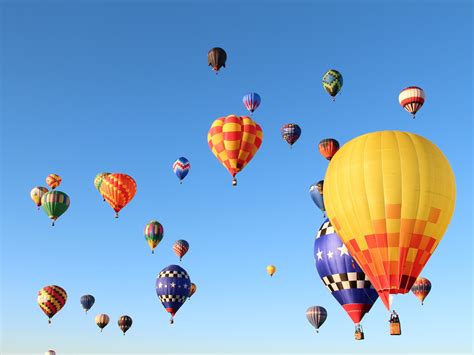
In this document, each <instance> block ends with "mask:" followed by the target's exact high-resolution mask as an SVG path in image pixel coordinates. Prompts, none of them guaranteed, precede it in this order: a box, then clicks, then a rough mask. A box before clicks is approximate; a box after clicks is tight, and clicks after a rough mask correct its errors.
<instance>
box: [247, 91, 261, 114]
mask: <svg viewBox="0 0 474 355" xmlns="http://www.w3.org/2000/svg"><path fill="white" fill-rule="evenodd" d="M242 101H243V103H244V106H245V108H246V109H247V110H249V111H250V112H253V111H255V110H256V109H257V107H258V106H260V102H261V101H262V100H261V98H260V95H259V94H257V93H256V92H251V93H248V94H247V95H245V96H244V98H243V99H242Z"/></svg>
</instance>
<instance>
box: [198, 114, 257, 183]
mask: <svg viewBox="0 0 474 355" xmlns="http://www.w3.org/2000/svg"><path fill="white" fill-rule="evenodd" d="M262 140H263V132H262V128H261V127H260V126H259V125H258V124H257V123H256V122H255V121H253V120H252V119H251V118H250V117H247V116H242V117H239V116H236V115H229V116H227V117H220V118H218V119H217V120H215V121H214V122H213V124H212V126H211V129H210V130H209V133H208V135H207V141H208V143H209V148H211V150H212V153H214V155H215V156H216V157H217V159H219V161H220V162H221V163H222V164H223V165H224V167H225V168H226V169H227V171H229V173H230V174H231V175H232V177H233V180H232V183H233V185H236V184H237V180H236V179H235V175H236V174H237V173H238V172H240V171H241V170H242V169H243V168H244V167H245V166H246V165H247V164H248V163H249V161H250V160H252V158H253V157H254V155H255V153H257V150H258V148H260V146H261V145H262Z"/></svg>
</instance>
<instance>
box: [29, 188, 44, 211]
mask: <svg viewBox="0 0 474 355" xmlns="http://www.w3.org/2000/svg"><path fill="white" fill-rule="evenodd" d="M46 192H48V189H47V188H46V187H43V186H36V187H34V188H33V189H32V190H31V192H30V196H31V199H32V200H33V202H34V203H35V205H36V206H37V207H38V209H39V208H40V206H41V198H42V197H43V195H44V194H45V193H46Z"/></svg>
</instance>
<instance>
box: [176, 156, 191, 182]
mask: <svg viewBox="0 0 474 355" xmlns="http://www.w3.org/2000/svg"><path fill="white" fill-rule="evenodd" d="M190 169H191V164H189V160H188V159H186V158H185V157H181V158H178V159H177V160H176V161H175V162H174V163H173V172H174V173H175V174H176V176H177V177H178V179H179V182H180V183H182V182H183V179H184V178H185V177H186V175H188V173H189V170H190Z"/></svg>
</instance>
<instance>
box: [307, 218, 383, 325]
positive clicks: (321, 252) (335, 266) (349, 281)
mask: <svg viewBox="0 0 474 355" xmlns="http://www.w3.org/2000/svg"><path fill="white" fill-rule="evenodd" d="M314 260H315V263H316V270H317V271H318V274H319V276H320V277H321V280H322V281H323V283H324V286H326V288H327V289H328V290H329V292H331V294H332V295H333V296H334V298H335V299H336V300H337V301H338V302H339V304H340V305H341V306H342V307H343V308H344V310H345V311H346V312H347V314H348V315H349V317H351V319H352V321H353V322H354V324H355V325H356V330H357V326H358V325H359V323H360V322H361V321H362V318H363V317H364V315H365V314H366V313H368V312H369V311H370V309H371V308H372V306H373V304H374V303H375V301H376V300H377V298H378V297H379V296H378V294H377V291H376V290H375V289H374V288H373V287H372V284H371V283H370V280H369V278H368V277H367V276H366V275H365V273H364V272H363V271H362V269H361V268H360V266H359V265H357V263H356V262H355V260H354V259H353V258H352V256H351V255H350V254H349V251H348V250H347V247H346V246H345V245H344V243H343V242H342V241H341V239H340V238H339V236H338V235H337V234H336V231H335V230H334V228H333V226H332V225H331V222H330V221H329V219H326V220H325V221H324V223H323V224H322V225H321V228H319V231H318V234H317V235H316V239H315V241H314Z"/></svg>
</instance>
